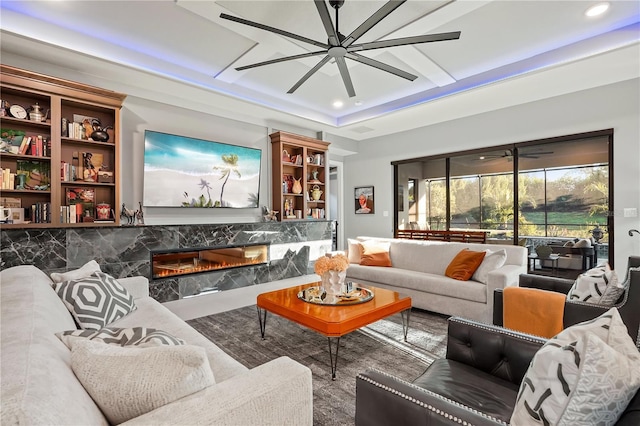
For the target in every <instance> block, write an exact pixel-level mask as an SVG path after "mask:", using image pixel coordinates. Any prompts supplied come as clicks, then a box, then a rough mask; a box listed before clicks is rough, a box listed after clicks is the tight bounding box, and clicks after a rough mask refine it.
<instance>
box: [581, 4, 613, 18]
mask: <svg viewBox="0 0 640 426" xmlns="http://www.w3.org/2000/svg"><path fill="white" fill-rule="evenodd" d="M608 9H609V3H598V4H596V5H594V6H591V7H590V8H589V9H587V10H586V11H585V12H584V14H585V15H587V16H588V17H590V18H593V17H594V16H598V15H602V14H603V13H605V12H606V11H607V10H608Z"/></svg>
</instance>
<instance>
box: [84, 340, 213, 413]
mask: <svg viewBox="0 0 640 426" xmlns="http://www.w3.org/2000/svg"><path fill="white" fill-rule="evenodd" d="M71 368H72V369H73V372H74V373H75V375H76V376H77V377H78V380H79V381H80V383H82V386H84V388H85V390H86V391H87V393H89V395H91V398H93V400H94V401H95V402H96V404H98V406H99V407H100V410H101V411H102V413H103V414H104V415H105V417H106V418H107V419H108V420H109V423H111V424H120V423H123V422H126V421H127V420H130V419H132V418H135V417H138V416H140V415H142V414H145V413H148V412H149V411H152V410H154V409H156V408H158V407H161V406H163V405H166V404H168V403H170V402H173V401H176V400H178V399H180V398H183V397H185V396H187V395H191V394H193V393H195V392H198V391H200V390H202V389H204V388H206V387H208V386H212V385H213V384H215V381H214V378H213V373H212V371H211V367H210V365H209V360H208V359H207V354H206V352H205V350H204V348H201V347H199V346H193V345H183V346H164V345H163V346H154V347H147V348H139V347H135V346H130V347H120V346H114V345H106V344H104V343H99V342H94V341H92V340H86V339H74V341H73V348H72V350H71Z"/></svg>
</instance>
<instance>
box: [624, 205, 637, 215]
mask: <svg viewBox="0 0 640 426" xmlns="http://www.w3.org/2000/svg"><path fill="white" fill-rule="evenodd" d="M624 217H638V209H636V208H633V207H631V208H625V209H624Z"/></svg>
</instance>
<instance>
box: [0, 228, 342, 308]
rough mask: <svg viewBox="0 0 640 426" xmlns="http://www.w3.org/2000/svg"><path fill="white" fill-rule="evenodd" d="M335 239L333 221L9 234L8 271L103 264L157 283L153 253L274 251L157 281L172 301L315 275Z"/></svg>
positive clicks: (4, 252) (5, 245) (159, 291)
mask: <svg viewBox="0 0 640 426" xmlns="http://www.w3.org/2000/svg"><path fill="white" fill-rule="evenodd" d="M331 232H332V223H331V221H328V220H317V221H300V222H286V223H284V224H283V223H281V222H256V223H233V224H203V225H145V226H118V227H83V228H32V229H3V230H1V231H0V241H1V251H0V255H1V260H0V269H5V268H9V267H11V266H16V265H28V264H31V265H35V266H36V267H38V268H39V269H41V270H43V271H44V272H45V273H47V274H49V273H51V272H64V271H67V270H71V269H76V268H79V267H81V266H82V265H84V264H85V263H86V262H88V261H90V260H92V259H95V260H96V261H97V262H98V263H99V264H100V266H101V267H102V270H103V271H105V272H107V273H108V274H111V275H113V276H114V277H116V278H123V277H130V276H135V275H143V276H145V277H150V272H151V271H150V267H151V265H150V251H151V250H168V249H182V248H189V247H207V246H211V247H219V246H226V245H242V244H253V243H259V242H265V243H269V244H270V245H269V259H270V262H269V263H268V264H262V265H257V266H249V267H244V268H240V269H228V270H223V271H213V272H208V273H201V274H197V275H190V276H185V277H174V278H168V279H156V280H153V281H151V282H150V292H151V296H152V297H153V298H155V299H156V300H158V301H159V302H168V301H171V300H178V299H182V298H185V297H191V296H196V295H199V294H203V293H209V292H215V291H224V290H230V289H234V288H241V287H247V286H252V285H257V284H262V283H266V282H270V281H276V280H281V279H285V278H293V277H297V276H301V275H306V274H309V273H313V269H312V262H313V261H315V259H317V258H318V256H321V255H323V254H324V253H326V252H328V251H331V248H332V234H331Z"/></svg>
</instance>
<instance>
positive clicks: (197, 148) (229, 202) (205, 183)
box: [143, 130, 262, 208]
mask: <svg viewBox="0 0 640 426" xmlns="http://www.w3.org/2000/svg"><path fill="white" fill-rule="evenodd" d="M261 155H262V151H261V150H260V149H256V148H246V147H242V146H236V145H229V144H225V143H220V142H213V141H207V140H202V139H195V138H190V137H186V136H178V135H171V134H167V133H160V132H154V131H151V130H146V131H145V133H144V193H143V204H144V206H145V207H203V208H209V207H228V208H255V207H258V193H259V190H260V159H261Z"/></svg>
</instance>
